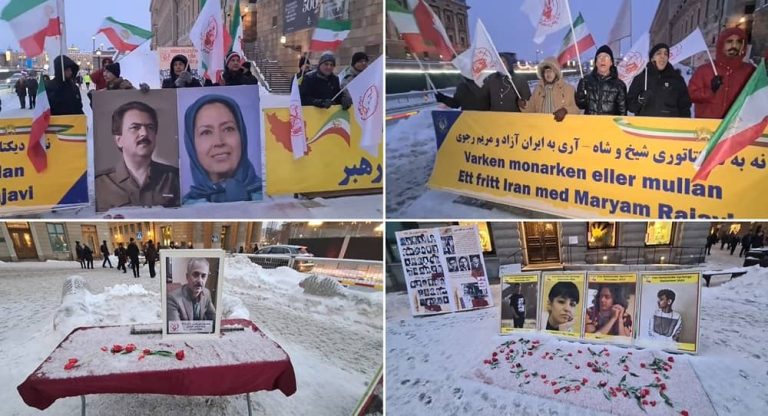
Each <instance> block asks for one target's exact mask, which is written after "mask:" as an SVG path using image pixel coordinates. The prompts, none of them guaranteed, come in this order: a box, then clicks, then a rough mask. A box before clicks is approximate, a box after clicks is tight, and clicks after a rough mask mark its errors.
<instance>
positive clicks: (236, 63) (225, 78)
mask: <svg viewBox="0 0 768 416" xmlns="http://www.w3.org/2000/svg"><path fill="white" fill-rule="evenodd" d="M225 62H226V64H225V68H224V74H223V75H222V77H221V78H222V85H226V86H234V85H258V83H259V80H257V79H256V77H254V76H253V74H251V73H250V72H247V71H246V70H245V69H244V68H243V66H242V57H241V56H240V54H239V53H237V52H235V51H232V52H230V53H229V55H227V59H226V61H225Z"/></svg>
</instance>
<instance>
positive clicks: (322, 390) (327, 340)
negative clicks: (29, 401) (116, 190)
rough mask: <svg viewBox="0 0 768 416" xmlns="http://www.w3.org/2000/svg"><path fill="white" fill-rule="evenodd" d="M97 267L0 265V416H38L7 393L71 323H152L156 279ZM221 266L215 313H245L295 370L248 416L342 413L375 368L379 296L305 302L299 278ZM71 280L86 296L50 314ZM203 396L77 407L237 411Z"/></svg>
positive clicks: (67, 409) (58, 411)
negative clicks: (291, 387)
mask: <svg viewBox="0 0 768 416" xmlns="http://www.w3.org/2000/svg"><path fill="white" fill-rule="evenodd" d="M98 266H99V265H98V264H96V268H95V269H93V270H82V269H80V266H79V264H78V263H76V262H51V261H49V262H45V263H27V262H22V263H2V264H0V285H2V293H3V298H4V302H2V304H0V313H2V314H3V316H4V318H5V319H3V320H1V321H0V361H2V362H3V363H4V371H2V372H0V386H2V387H0V403H2V405H0V409H2V410H0V413H2V414H3V415H28V414H29V415H31V414H39V411H38V410H37V409H34V408H31V407H28V406H27V405H26V404H25V403H24V402H23V401H22V399H21V397H20V396H19V394H18V392H17V391H16V386H18V385H19V384H20V383H21V382H22V381H24V379H26V377H27V376H28V375H29V374H30V373H31V372H32V371H33V370H34V369H35V368H36V367H37V366H38V365H39V364H40V363H41V362H42V360H44V359H45V358H46V357H47V356H48V355H49V354H50V353H51V351H53V349H54V348H55V347H56V345H58V343H59V342H60V341H61V340H62V339H63V338H64V336H65V335H66V334H67V333H68V332H69V331H70V330H71V329H72V328H74V327H76V326H77V325H100V324H129V323H153V322H160V281H159V279H150V278H149V277H148V275H149V273H148V269H147V268H146V266H145V267H144V268H143V269H142V272H141V273H142V277H141V278H139V279H134V278H132V277H130V276H131V275H130V274H123V273H122V272H117V271H116V269H102V268H100V267H98ZM225 267H226V269H225V270H226V272H225V273H226V280H225V283H224V285H225V286H224V297H225V300H224V301H223V304H224V307H225V309H230V310H232V311H234V315H235V316H243V315H244V314H248V315H250V319H251V320H252V321H253V322H254V323H255V324H256V325H257V326H258V327H259V328H260V329H261V330H262V331H264V332H265V333H266V334H267V335H268V336H269V337H270V338H272V339H273V340H274V341H276V342H277V343H279V344H280V345H281V346H282V348H283V349H284V350H285V351H286V352H287V353H288V355H289V356H290V358H291V362H292V364H293V367H294V370H295V373H296V381H297V388H298V390H297V392H296V393H295V394H294V395H293V396H291V397H285V396H284V395H283V394H282V393H280V392H279V391H273V392H257V393H253V394H251V398H252V400H253V410H254V413H255V414H264V415H306V414H317V415H342V414H350V413H351V412H352V410H353V409H354V408H355V406H356V405H357V402H358V400H359V399H360V398H361V397H362V395H363V394H364V392H365V390H366V388H367V384H368V383H369V382H370V380H371V379H372V378H373V376H374V375H375V373H376V370H377V369H378V367H379V365H381V363H382V348H383V340H382V329H383V328H382V324H383V322H382V317H383V300H382V296H381V293H380V292H363V291H360V290H354V291H353V290H349V291H346V290H345V291H344V293H345V297H343V298H342V297H333V298H325V297H318V296H311V295H305V294H304V291H303V289H301V288H300V287H299V285H298V283H299V282H300V281H301V280H302V279H304V278H306V277H307V276H308V275H307V274H303V273H298V272H296V271H294V270H292V269H288V268H279V269H272V270H267V269H262V268H261V267H260V266H258V265H255V264H253V263H251V262H250V261H249V260H248V259H247V258H245V257H239V256H236V257H233V258H228V259H227V262H226V266H225ZM73 275H79V276H82V277H83V278H84V280H85V282H86V284H87V286H88V287H89V288H90V292H91V293H90V294H87V293H86V294H84V295H81V296H80V297H79V298H78V301H77V302H72V301H69V302H68V305H66V306H68V307H69V308H68V310H67V311H59V309H60V306H61V301H62V288H63V285H64V282H65V281H66V280H67V278H68V277H70V276H73ZM81 293H82V292H81ZM71 296H72V295H68V296H67V298H68V299H69V298H71ZM238 302H242V305H239V304H238ZM238 306H239V307H238ZM242 306H244V307H245V308H246V309H247V310H243V309H242ZM54 322H55V324H56V325H55V329H54ZM206 399H210V398H205V397H177V396H164V395H119V394H109V395H92V396H87V403H88V412H89V414H96V415H128V414H130V415H134V414H153V415H177V414H178V415H213V414H215V415H242V414H247V409H246V401H245V397H244V396H243V395H240V396H230V397H215V398H212V399H210V400H206ZM79 411H80V399H79V398H77V397H75V398H65V399H59V400H58V401H56V403H54V404H53V405H52V406H51V407H49V408H48V409H47V410H46V411H45V413H46V414H52V415H72V414H78V413H79Z"/></svg>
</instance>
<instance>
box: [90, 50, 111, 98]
mask: <svg viewBox="0 0 768 416" xmlns="http://www.w3.org/2000/svg"><path fill="white" fill-rule="evenodd" d="M113 63H114V61H113V60H112V58H109V57H107V58H104V59H102V60H101V69H97V70H95V71H93V72H91V81H92V82H93V87H94V89H97V90H103V89H106V88H107V80H106V79H104V69H105V68H106V67H107V65H112V64H113Z"/></svg>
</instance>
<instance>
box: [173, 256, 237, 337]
mask: <svg viewBox="0 0 768 416" xmlns="http://www.w3.org/2000/svg"><path fill="white" fill-rule="evenodd" d="M223 272H224V251H223V250H211V249H203V250H160V274H161V276H162V277H163V278H161V279H160V282H161V291H160V292H161V299H162V307H161V311H162V312H161V313H162V318H163V337H174V338H209V337H217V336H218V335H219V334H220V327H221V295H222V284H223V281H224V277H223Z"/></svg>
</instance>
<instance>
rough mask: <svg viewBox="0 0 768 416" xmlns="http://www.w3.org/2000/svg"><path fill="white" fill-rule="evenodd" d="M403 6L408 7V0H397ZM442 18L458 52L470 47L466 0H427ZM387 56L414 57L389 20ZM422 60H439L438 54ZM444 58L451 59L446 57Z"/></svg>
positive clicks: (396, 57)
mask: <svg viewBox="0 0 768 416" xmlns="http://www.w3.org/2000/svg"><path fill="white" fill-rule="evenodd" d="M396 2H397V3H399V4H400V5H401V6H404V7H407V3H408V0H396ZM426 2H427V4H429V6H430V7H431V8H432V10H433V11H434V12H435V15H437V17H438V18H440V21H441V22H442V23H443V26H444V27H445V31H446V33H447V34H448V38H449V39H450V41H451V43H452V44H453V48H454V49H455V50H456V53H457V54H460V53H462V52H464V51H465V50H467V49H469V47H470V45H471V41H470V38H469V13H468V11H469V6H467V2H466V0H426ZM386 34H387V57H388V58H392V59H413V58H412V57H411V55H410V51H408V48H407V47H406V46H405V42H403V41H402V40H400V38H399V36H398V34H397V30H395V27H394V25H393V24H392V23H391V21H389V20H387V28H386ZM419 58H420V59H422V60H426V61H434V60H439V59H440V58H439V57H436V56H427V57H421V56H420V57H419ZM444 60H450V59H449V58H448V57H444Z"/></svg>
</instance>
